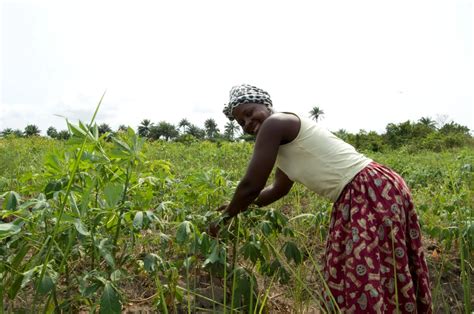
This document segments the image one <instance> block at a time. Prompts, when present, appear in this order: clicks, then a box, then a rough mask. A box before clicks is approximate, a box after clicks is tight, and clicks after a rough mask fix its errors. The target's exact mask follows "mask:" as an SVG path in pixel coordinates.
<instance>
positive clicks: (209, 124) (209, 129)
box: [204, 118, 219, 139]
mask: <svg viewBox="0 0 474 314" xmlns="http://www.w3.org/2000/svg"><path fill="white" fill-rule="evenodd" d="M204 129H205V130H206V135H207V138H208V139H214V138H216V137H217V135H218V134H219V129H218V128H217V123H216V121H214V119H212V118H210V119H207V120H206V121H204Z"/></svg>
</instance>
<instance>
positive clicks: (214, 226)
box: [207, 204, 231, 238]
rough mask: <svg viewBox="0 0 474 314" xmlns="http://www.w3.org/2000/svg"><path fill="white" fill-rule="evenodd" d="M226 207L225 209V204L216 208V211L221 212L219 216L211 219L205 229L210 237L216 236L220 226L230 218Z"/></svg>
mask: <svg viewBox="0 0 474 314" xmlns="http://www.w3.org/2000/svg"><path fill="white" fill-rule="evenodd" d="M226 209H227V204H224V205H221V206H220V207H218V208H217V209H216V210H217V211H219V212H222V214H221V216H220V217H219V218H217V219H216V220H214V221H212V222H211V223H210V224H209V227H208V230H207V231H208V233H209V235H210V236H211V237H214V238H215V237H217V236H218V234H219V231H220V230H221V227H222V226H224V225H225V224H226V223H227V221H229V219H230V218H231V217H230V216H229V214H228V213H227V211H226Z"/></svg>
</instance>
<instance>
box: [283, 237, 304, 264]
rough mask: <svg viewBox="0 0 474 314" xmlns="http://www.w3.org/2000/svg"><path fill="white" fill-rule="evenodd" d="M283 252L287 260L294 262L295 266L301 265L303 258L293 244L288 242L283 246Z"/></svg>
mask: <svg viewBox="0 0 474 314" xmlns="http://www.w3.org/2000/svg"><path fill="white" fill-rule="evenodd" d="M283 251H284V252H285V256H286V258H287V259H288V260H294V261H295V263H296V264H299V263H301V261H302V260H303V256H302V255H301V251H300V250H299V249H298V247H297V246H296V244H295V243H294V242H291V241H288V242H286V243H285V244H284V245H283Z"/></svg>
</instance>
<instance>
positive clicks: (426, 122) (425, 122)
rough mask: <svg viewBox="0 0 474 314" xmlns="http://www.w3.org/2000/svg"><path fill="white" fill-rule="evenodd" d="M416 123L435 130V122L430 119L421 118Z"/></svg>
mask: <svg viewBox="0 0 474 314" xmlns="http://www.w3.org/2000/svg"><path fill="white" fill-rule="evenodd" d="M418 123H420V124H422V125H424V126H426V127H428V128H429V129H432V130H434V129H436V121H435V120H433V119H431V118H430V117H421V119H420V120H418Z"/></svg>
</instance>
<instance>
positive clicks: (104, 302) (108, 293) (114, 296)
mask: <svg viewBox="0 0 474 314" xmlns="http://www.w3.org/2000/svg"><path fill="white" fill-rule="evenodd" d="M121 311H122V306H121V304H120V296H119V294H118V293H117V291H115V289H114V287H113V286H112V284H111V283H110V282H107V283H106V284H105V287H104V292H103V293H102V297H101V298H100V313H101V314H112V313H121Z"/></svg>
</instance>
